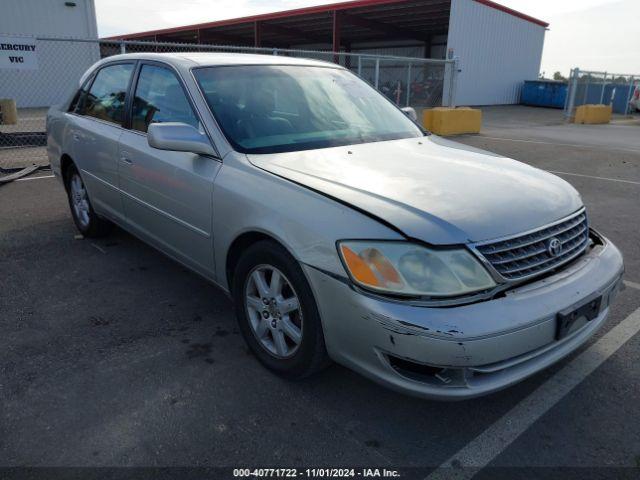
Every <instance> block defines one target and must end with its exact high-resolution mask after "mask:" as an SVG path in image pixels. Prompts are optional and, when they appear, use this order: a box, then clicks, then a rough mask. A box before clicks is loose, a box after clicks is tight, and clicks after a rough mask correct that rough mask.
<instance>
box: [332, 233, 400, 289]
mask: <svg viewBox="0 0 640 480" xmlns="http://www.w3.org/2000/svg"><path fill="white" fill-rule="evenodd" d="M340 250H341V252H342V258H343V259H344V261H345V263H346V264H347V268H348V269H349V272H351V275H352V276H353V278H354V280H356V281H357V282H359V283H361V284H363V285H366V286H369V287H374V288H379V289H385V290H389V289H398V288H402V287H403V285H404V282H403V281H402V278H400V274H399V273H398V271H397V270H396V269H395V267H394V266H393V265H392V264H391V262H390V261H389V259H388V258H387V257H385V256H384V255H383V254H382V252H381V251H380V250H378V249H377V248H365V249H363V250H361V251H360V253H356V252H354V251H353V250H352V249H351V248H349V247H347V246H346V245H344V244H343V245H341V246H340Z"/></svg>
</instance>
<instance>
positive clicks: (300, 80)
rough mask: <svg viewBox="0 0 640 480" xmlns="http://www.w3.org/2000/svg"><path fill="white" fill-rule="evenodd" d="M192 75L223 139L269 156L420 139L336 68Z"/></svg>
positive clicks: (401, 117)
mask: <svg viewBox="0 0 640 480" xmlns="http://www.w3.org/2000/svg"><path fill="white" fill-rule="evenodd" d="M194 75H195V77H196V80H197V81H198V84H199V85H200V88H201V90H202V92H203V93H204V96H205V99H206V101H207V103H208V104H209V107H210V108H211V111H212V112H213V114H214V116H215V117H216V119H217V121H218V123H219V124H220V126H221V128H222V130H223V131H224V133H225V135H226V136H227V138H228V139H229V141H230V143H231V144H232V145H233V146H234V148H235V149H236V150H238V151H241V152H244V153H275V152H291V151H297V150H308V149H313V148H326V147H332V146H338V145H351V144H356V143H367V142H376V141H382V140H393V139H399V138H410V137H420V136H422V135H423V132H422V131H421V130H420V129H419V128H418V127H417V126H416V125H415V124H414V123H413V122H412V121H411V120H409V119H408V118H407V117H406V115H405V114H404V113H402V112H401V111H400V110H398V109H397V108H396V107H395V106H394V105H393V104H391V103H390V102H389V101H388V100H387V99H386V98H384V97H383V96H382V95H381V94H380V93H378V92H377V91H376V90H375V89H373V88H372V87H371V86H369V85H368V84H366V83H365V82H363V81H362V80H360V79H359V78H358V77H356V76H355V75H353V74H351V73H349V72H347V71H345V70H342V69H337V68H329V67H309V66H287V65H239V66H229V67H228V66H222V67H205V68H198V69H195V70H194Z"/></svg>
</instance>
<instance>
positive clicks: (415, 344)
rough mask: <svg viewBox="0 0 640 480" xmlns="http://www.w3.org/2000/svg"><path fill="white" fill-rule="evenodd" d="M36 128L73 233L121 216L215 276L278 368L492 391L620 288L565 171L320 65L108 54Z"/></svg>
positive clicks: (587, 329) (558, 352)
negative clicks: (460, 130) (475, 141)
mask: <svg viewBox="0 0 640 480" xmlns="http://www.w3.org/2000/svg"><path fill="white" fill-rule="evenodd" d="M47 133H48V147H47V148H48V155H49V159H50V161H51V166H52V168H53V171H54V173H55V175H56V176H57V177H58V178H59V179H60V181H61V183H62V185H64V188H65V189H66V192H67V195H68V198H69V205H70V210H71V215H72V217H73V220H74V222H75V224H76V226H77V228H78V230H79V231H80V232H81V233H82V234H83V235H84V236H86V237H94V236H101V235H105V234H107V233H108V232H109V229H110V228H111V226H112V225H113V224H116V225H119V226H120V227H122V228H123V229H125V230H127V231H129V232H131V233H132V234H133V235H135V236H137V237H139V238H140V239H142V240H143V241H145V242H147V243H149V244H151V245H153V246H154V247H156V248H157V249H158V250H160V251H162V252H163V253H164V254H166V255H168V256H170V257H172V258H173V259H175V260H176V261H177V262H180V263H181V264H183V265H185V266H187V267H188V268H190V269H192V270H193V271H194V272H197V273H198V274H200V275H202V276H203V277H205V278H206V279H208V280H209V281H210V282H212V283H214V284H216V285H217V286H218V287H219V288H221V289H223V290H224V291H225V292H227V293H228V294H229V295H230V296H231V298H232V299H233V302H234V305H235V310H236V314H237V319H238V323H239V326H240V330H241V332H242V334H243V336H244V339H245V340H246V342H247V343H248V345H249V347H250V348H251V350H252V351H253V353H254V354H255V356H256V357H257V359H258V360H259V361H260V362H261V363H262V364H263V365H264V366H265V367H267V368H268V369H269V370H271V371H273V372H275V373H277V374H279V375H282V376H285V377H287V378H292V379H297V378H302V377H305V376H308V375H310V374H312V373H314V372H317V371H319V370H320V369H322V368H323V367H325V366H326V365H328V364H329V363H330V361H331V360H333V361H335V362H337V363H340V364H342V365H345V366H347V367H349V368H351V369H353V370H356V371H358V372H360V373H361V374H363V375H365V376H367V377H369V378H371V379H373V380H375V381H377V382H379V383H381V384H383V385H386V386H388V387H391V388H394V389H396V390H398V391H401V392H405V393H409V394H413V395H417V396H420V397H424V398H436V399H463V398H470V397H474V396H478V395H483V394H487V393H490V392H494V391H496V390H499V389H502V388H505V387H507V386H509V385H511V384H513V383H515V382H518V381H520V380H522V379H523V378H525V377H527V376H530V375H532V374H534V373H535V372H537V371H539V370H541V369H543V368H545V367H547V366H549V365H551V364H553V363H554V362H556V361H558V360H559V359H561V358H562V357H564V356H566V355H567V354H569V353H570V352H572V351H574V350H575V349H577V348H578V347H580V346H581V345H582V344H584V343H585V342H586V341H587V340H588V339H589V338H590V337H591V336H592V335H593V334H594V333H595V332H596V331H597V330H598V329H599V328H600V327H601V326H602V324H603V323H604V322H605V319H606V318H607V315H608V313H609V309H610V306H611V303H612V300H613V298H614V296H615V295H616V293H617V291H618V289H619V288H620V287H621V277H622V273H623V262H622V257H621V254H620V252H619V251H618V249H617V248H616V247H615V246H614V245H613V244H612V243H611V242H610V241H609V240H607V239H606V238H605V237H604V236H603V235H602V234H600V233H598V232H596V231H595V230H594V229H593V228H592V227H591V226H590V223H589V217H588V212H587V211H586V210H585V207H584V205H583V202H582V200H581V198H580V195H579V194H578V193H577V192H576V190H574V189H573V188H572V187H571V186H570V185H569V184H568V183H566V182H565V181H563V180H561V179H560V178H558V177H556V176H554V175H552V174H550V173H548V172H545V171H543V170H539V169H537V168H533V167H531V166H528V165H525V164H523V163H520V162H517V161H514V160H511V159H508V158H504V157H503V156H500V155H495V154H492V153H488V152H484V151H480V150H477V149H474V148H471V147H467V146H464V145H461V144H458V143H454V142H452V141H449V140H445V139H443V138H440V137H437V136H435V135H431V134H429V133H428V132H426V131H424V130H423V129H422V128H421V127H420V126H419V125H417V124H416V123H415V121H414V119H412V118H410V117H409V115H407V114H406V113H405V112H403V111H401V110H400V109H398V108H397V107H396V106H395V105H394V104H393V103H391V102H390V101H389V100H387V99H386V98H385V97H384V96H383V95H381V94H380V93H378V92H377V91H376V90H375V89H373V88H372V87H371V86H369V85H368V84H367V83H365V82H364V81H362V80H360V79H359V78H358V77H357V76H355V75H354V74H352V73H350V72H349V71H348V70H346V69H344V68H342V67H340V66H338V65H334V64H331V63H324V62H319V61H312V60H305V59H296V58H287V57H275V56H266V55H246V54H216V53H174V54H151V53H149V54H146V53H139V54H127V55H117V56H114V57H109V58H106V59H103V60H101V61H100V62H98V63H97V64H95V65H94V66H93V67H91V68H90V69H89V71H88V72H86V74H85V75H84V76H83V77H82V79H81V80H80V83H79V85H78V87H77V89H76V91H75V92H74V94H73V96H72V98H70V99H69V101H68V102H66V104H64V105H63V106H61V107H55V108H53V109H51V110H50V112H49V113H48V116H47Z"/></svg>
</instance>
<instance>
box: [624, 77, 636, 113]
mask: <svg viewBox="0 0 640 480" xmlns="http://www.w3.org/2000/svg"><path fill="white" fill-rule="evenodd" d="M634 81H635V77H634V76H633V75H632V76H631V78H630V79H629V98H627V104H626V105H625V106H624V114H625V115H629V107H630V106H631V105H630V104H631V99H632V98H633V92H634V91H635V88H633V82H634Z"/></svg>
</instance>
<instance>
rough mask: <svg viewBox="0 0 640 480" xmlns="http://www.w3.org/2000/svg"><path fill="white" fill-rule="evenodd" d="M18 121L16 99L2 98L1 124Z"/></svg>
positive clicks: (0, 107) (13, 123)
mask: <svg viewBox="0 0 640 480" xmlns="http://www.w3.org/2000/svg"><path fill="white" fill-rule="evenodd" d="M16 123H18V110H17V109H16V101H15V100H14V99H12V98H0V125H15V124H16Z"/></svg>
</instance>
